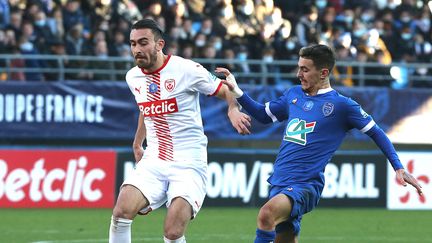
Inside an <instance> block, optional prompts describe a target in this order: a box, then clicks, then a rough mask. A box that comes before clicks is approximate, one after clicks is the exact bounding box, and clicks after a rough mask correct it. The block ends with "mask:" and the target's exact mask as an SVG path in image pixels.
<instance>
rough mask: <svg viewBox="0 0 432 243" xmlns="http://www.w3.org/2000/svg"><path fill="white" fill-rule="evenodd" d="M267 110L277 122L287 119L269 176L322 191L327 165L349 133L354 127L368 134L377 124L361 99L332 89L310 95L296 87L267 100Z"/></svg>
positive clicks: (274, 182) (275, 181)
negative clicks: (311, 186)
mask: <svg viewBox="0 0 432 243" xmlns="http://www.w3.org/2000/svg"><path fill="white" fill-rule="evenodd" d="M265 110H266V113H267V115H268V116H269V117H271V118H272V120H273V122H275V121H285V120H287V124H286V128H285V131H284V134H283V137H282V143H281V145H280V148H279V153H278V155H277V158H276V161H275V164H274V172H273V174H272V175H271V176H270V178H269V179H268V182H269V183H270V184H272V185H276V186H287V185H290V184H292V183H307V184H311V185H314V186H317V187H318V188H319V190H320V191H322V189H323V187H324V169H325V166H326V165H327V163H328V162H329V161H330V159H331V158H332V156H333V154H334V152H335V151H336V150H337V149H338V148H339V146H340V144H341V143H342V140H343V139H344V137H345V135H346V133H347V132H348V131H349V130H350V129H352V128H357V129H359V130H361V131H362V132H363V133H365V132H367V131H368V130H369V129H371V128H372V127H373V126H374V125H375V122H374V121H373V119H372V117H371V116H369V115H368V114H367V113H366V112H364V111H363V109H362V108H361V107H360V105H359V104H358V103H357V102H355V101H353V100H352V99H350V98H348V97H345V96H343V95H341V94H339V93H338V92H337V91H335V90H333V89H331V88H329V89H326V90H320V92H318V94H317V95H315V96H308V95H306V94H305V93H304V92H303V91H302V89H301V86H295V87H293V88H291V89H289V90H287V91H286V92H285V93H284V94H283V96H281V97H279V98H278V99H277V100H273V101H270V102H268V103H266V108H265Z"/></svg>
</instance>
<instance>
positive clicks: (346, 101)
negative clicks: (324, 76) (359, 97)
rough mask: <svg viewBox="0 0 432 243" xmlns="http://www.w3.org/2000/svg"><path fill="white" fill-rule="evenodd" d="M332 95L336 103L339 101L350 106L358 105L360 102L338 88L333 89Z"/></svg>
mask: <svg viewBox="0 0 432 243" xmlns="http://www.w3.org/2000/svg"><path fill="white" fill-rule="evenodd" d="M330 95H331V97H332V99H333V100H334V102H335V103H338V104H340V105H342V106H346V107H349V106H357V105H358V103H357V102H356V101H355V100H354V99H352V98H351V97H350V96H346V95H343V94H341V93H340V92H339V91H337V90H333V91H332V93H331V94H330Z"/></svg>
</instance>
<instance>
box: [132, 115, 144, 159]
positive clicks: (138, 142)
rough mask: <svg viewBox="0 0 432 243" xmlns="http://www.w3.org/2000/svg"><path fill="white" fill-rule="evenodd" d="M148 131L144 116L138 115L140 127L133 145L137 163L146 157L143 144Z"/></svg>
mask: <svg viewBox="0 0 432 243" xmlns="http://www.w3.org/2000/svg"><path fill="white" fill-rule="evenodd" d="M146 134H147V130H146V127H145V124H144V116H143V114H141V112H140V114H139V115H138V126H137V129H136V132H135V138H134V141H133V144H132V148H133V152H134V157H135V162H136V163H138V162H139V161H140V160H141V158H142V157H143V155H144V148H143V143H144V139H145V138H146Z"/></svg>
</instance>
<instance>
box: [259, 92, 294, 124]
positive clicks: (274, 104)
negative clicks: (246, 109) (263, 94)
mask: <svg viewBox="0 0 432 243" xmlns="http://www.w3.org/2000/svg"><path fill="white" fill-rule="evenodd" d="M289 92H290V91H289V90H287V91H285V92H284V94H283V95H282V96H280V97H279V98H278V99H276V100H272V101H270V102H267V103H266V104H265V110H266V112H267V115H268V116H269V117H270V118H271V119H272V121H273V122H276V121H279V122H281V121H284V120H286V119H288V105H289V103H288V102H287V99H288V96H289Z"/></svg>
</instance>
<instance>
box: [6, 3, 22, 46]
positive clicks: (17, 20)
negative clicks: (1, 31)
mask: <svg viewBox="0 0 432 243" xmlns="http://www.w3.org/2000/svg"><path fill="white" fill-rule="evenodd" d="M22 19H23V12H22V10H20V9H13V10H12V11H11V14H10V21H9V24H8V25H6V27H5V29H11V30H13V31H14V33H15V34H14V35H15V37H16V38H17V40H18V38H19V37H20V36H21V24H22Z"/></svg>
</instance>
